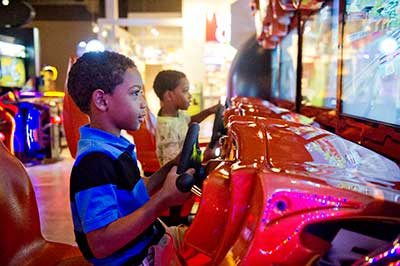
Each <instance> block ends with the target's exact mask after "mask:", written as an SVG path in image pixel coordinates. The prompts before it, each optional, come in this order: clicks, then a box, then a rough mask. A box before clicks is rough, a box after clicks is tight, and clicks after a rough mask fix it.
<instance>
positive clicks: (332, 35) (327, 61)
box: [301, 1, 339, 108]
mask: <svg viewBox="0 0 400 266" xmlns="http://www.w3.org/2000/svg"><path fill="white" fill-rule="evenodd" d="M338 5H339V1H332V2H330V3H329V4H328V5H326V6H325V7H324V8H322V9H321V11H320V12H318V13H316V14H315V15H313V16H311V17H310V18H309V19H308V20H307V21H306V22H305V25H304V35H303V59H302V67H303V76H302V84H301V87H302V96H303V104H304V105H312V106H317V107H327V108H335V107H336V80H337V67H338V46H337V43H338V27H339V26H338V25H339V15H338V13H339V7H338Z"/></svg>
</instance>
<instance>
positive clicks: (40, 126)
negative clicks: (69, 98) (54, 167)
mask: <svg viewBox="0 0 400 266" xmlns="http://www.w3.org/2000/svg"><path fill="white" fill-rule="evenodd" d="M38 38H39V35H38V30H37V29H36V28H7V29H6V28H2V29H0V47H1V49H0V65H1V67H0V69H1V71H0V72H1V79H0V87H1V91H0V92H1V94H2V95H3V97H2V102H3V104H8V105H14V106H16V107H17V109H18V112H16V113H15V112H14V113H15V114H14V115H13V119H14V120H15V134H14V137H13V145H12V146H13V150H14V153H15V155H16V156H17V157H18V158H19V159H20V160H21V161H22V162H24V163H25V164H30V163H38V162H41V161H42V160H43V159H45V158H50V157H51V156H52V154H51V146H50V136H49V135H50V134H49V132H48V131H47V132H46V129H47V127H48V125H49V124H50V113H49V107H48V106H46V105H45V104H43V103H37V102H30V101H29V100H27V98H24V97H21V96H22V95H23V93H27V94H28V95H30V96H36V92H35V85H36V77H37V76H38V71H37V67H36V66H37V65H38V62H37V60H39V57H38V56H39V54H38V41H39V39H38ZM6 94H7V96H6Z"/></svg>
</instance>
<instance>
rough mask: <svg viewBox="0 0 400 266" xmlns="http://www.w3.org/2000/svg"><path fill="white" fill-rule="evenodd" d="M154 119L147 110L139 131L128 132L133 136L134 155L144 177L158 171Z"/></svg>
mask: <svg viewBox="0 0 400 266" xmlns="http://www.w3.org/2000/svg"><path fill="white" fill-rule="evenodd" d="M155 120H156V118H155V117H154V115H153V114H152V113H151V111H150V110H149V109H147V112H146V118H145V121H144V122H143V124H142V125H141V126H140V129H139V130H136V131H128V133H129V134H130V135H132V136H133V139H134V142H135V145H136V155H137V158H138V160H139V161H140V163H141V164H142V169H143V172H144V174H145V175H146V176H149V175H150V174H152V173H154V172H157V171H158V170H159V169H160V163H159V162H158V158H157V153H156V149H157V146H156V135H155V134H156V133H155V132H156V121H155Z"/></svg>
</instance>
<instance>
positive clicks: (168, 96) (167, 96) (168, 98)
mask: <svg viewBox="0 0 400 266" xmlns="http://www.w3.org/2000/svg"><path fill="white" fill-rule="evenodd" d="M163 98H164V101H167V102H169V101H171V99H173V95H172V91H171V90H167V91H166V92H165V93H164V97H163Z"/></svg>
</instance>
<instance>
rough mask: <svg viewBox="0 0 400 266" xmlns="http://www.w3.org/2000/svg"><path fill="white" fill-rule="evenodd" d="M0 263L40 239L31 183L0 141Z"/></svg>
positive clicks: (19, 163) (24, 171)
mask: <svg viewBox="0 0 400 266" xmlns="http://www.w3.org/2000/svg"><path fill="white" fill-rule="evenodd" d="M0 217H1V226H0V236H1V237H0V246H1V252H0V262H1V263H2V265H6V263H5V264H3V263H4V262H8V261H9V260H10V259H12V258H13V257H14V255H15V254H17V253H18V251H19V250H21V249H23V248H27V247H28V246H29V244H30V243H32V242H34V241H36V240H37V239H41V238H42V235H41V231H40V220H39V212H38V208H37V203H36V198H35V192H34V191H33V187H32V183H31V181H30V178H29V175H28V174H27V172H26V170H25V168H24V166H23V165H22V163H21V162H20V161H19V160H18V159H17V158H16V157H15V156H13V155H11V153H10V152H9V151H8V149H7V148H6V146H5V145H4V144H3V142H1V141H0Z"/></svg>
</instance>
